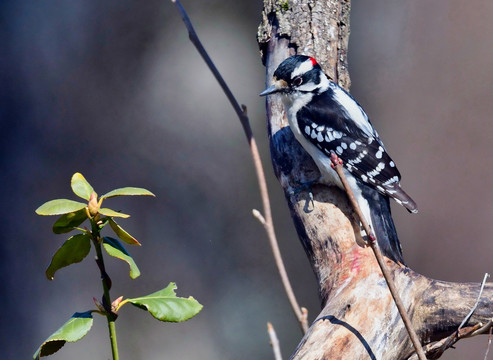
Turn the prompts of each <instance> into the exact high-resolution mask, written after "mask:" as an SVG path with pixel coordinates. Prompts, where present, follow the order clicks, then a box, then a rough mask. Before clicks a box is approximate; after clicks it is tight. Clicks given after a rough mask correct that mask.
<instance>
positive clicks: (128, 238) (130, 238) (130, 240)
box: [109, 218, 140, 245]
mask: <svg viewBox="0 0 493 360" xmlns="http://www.w3.org/2000/svg"><path fill="white" fill-rule="evenodd" d="M109 223H110V226H111V228H112V229H113V231H114V232H115V234H116V236H118V237H119V238H120V239H121V240H123V241H125V242H126V243H127V244H130V245H140V242H138V241H137V239H136V238H134V237H133V236H132V235H130V234H129V233H128V232H126V231H125V230H124V229H123V228H122V227H121V226H120V225H118V224H117V223H116V222H115V220H113V219H111V218H110V219H109Z"/></svg>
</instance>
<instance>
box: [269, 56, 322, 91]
mask: <svg viewBox="0 0 493 360" xmlns="http://www.w3.org/2000/svg"><path fill="white" fill-rule="evenodd" d="M328 86H329V80H328V78H327V76H326V75H325V74H324V72H323V71H322V68H321V67H320V65H319V64H318V63H317V61H316V60H315V59H314V58H312V57H309V56H305V55H294V56H291V57H289V58H287V59H286V60H284V61H283V62H282V63H281V64H280V65H279V66H278V68H277V69H276V71H275V72H274V76H273V81H272V85H271V86H269V87H268V88H267V89H265V90H264V91H262V92H261V93H260V96H266V95H271V94H281V95H286V96H287V97H293V96H299V95H302V94H303V93H310V94H318V93H320V92H321V91H324V90H326V89H327V87H328Z"/></svg>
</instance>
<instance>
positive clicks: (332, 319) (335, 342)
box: [258, 0, 493, 360]
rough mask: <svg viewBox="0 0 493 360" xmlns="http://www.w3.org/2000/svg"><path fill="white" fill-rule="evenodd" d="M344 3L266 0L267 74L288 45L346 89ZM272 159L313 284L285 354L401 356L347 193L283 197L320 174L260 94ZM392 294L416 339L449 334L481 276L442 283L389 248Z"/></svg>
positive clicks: (381, 284) (322, 190)
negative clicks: (309, 311)
mask: <svg viewBox="0 0 493 360" xmlns="http://www.w3.org/2000/svg"><path fill="white" fill-rule="evenodd" d="M349 10H350V1H344V0H342V1H336V0H326V1H318V0H311V1H308V2H307V1H298V0H293V1H275V0H265V1H264V12H263V21H262V24H261V25H260V27H259V33H258V39H259V45H260V49H261V53H262V60H263V62H264V64H265V65H266V69H267V71H266V72H267V77H266V79H267V82H269V81H270V79H271V78H272V73H273V71H274V70H275V69H276V67H277V65H278V64H279V63H280V62H281V61H282V60H284V59H285V58H286V57H288V56H290V55H293V54H295V53H299V54H306V55H311V56H314V57H315V58H316V59H317V60H318V61H319V63H320V64H321V65H322V67H323V68H324V70H325V71H326V72H327V74H328V75H329V76H331V77H332V79H335V80H336V81H338V83H339V84H340V85H341V86H343V87H346V88H348V87H349V84H350V80H349V74H348V71H347V56H346V54H347V44H348V37H349ZM267 118H268V131H269V139H270V149H271V156H272V163H273V167H274V171H275V174H276V176H277V178H278V179H279V181H280V183H281V186H282V187H283V189H284V191H285V194H286V199H287V202H288V205H289V208H290V210H291V215H292V218H293V221H294V224H295V226H296V230H297V232H298V235H299V238H300V241H301V242H302V244H303V247H304V249H305V251H306V254H307V256H308V258H309V260H310V263H311V265H312V268H313V271H314V273H315V276H316V277H317V280H318V284H319V293H320V296H321V299H322V307H323V310H322V312H321V313H320V314H319V315H318V316H317V318H316V320H315V321H314V322H313V324H312V325H311V327H310V329H309V330H308V332H307V333H306V335H305V336H304V337H303V339H302V340H301V342H300V344H299V345H298V347H297V349H296V351H295V353H294V354H293V355H292V357H291V358H292V359H392V360H396V359H408V358H409V357H410V356H412V354H413V348H412V345H411V343H410V341H409V338H408V334H407V332H406V330H405V328H404V325H403V323H402V320H401V319H400V317H399V314H398V312H397V308H396V306H395V304H394V303H393V302H392V298H391V295H390V293H389V290H388V287H387V285H386V283H385V281H384V279H383V278H382V274H381V273H380V270H379V268H378V266H377V263H376V260H375V258H374V256H373V254H372V252H371V250H370V249H369V248H366V247H365V246H364V244H363V242H362V241H361V238H360V236H359V227H358V226H357V225H356V222H355V221H354V215H353V211H352V209H351V208H350V207H349V204H348V201H347V197H346V195H345V194H344V193H343V192H342V191H341V190H339V189H337V188H332V187H331V188H329V187H326V186H322V185H317V186H315V187H313V189H312V192H313V195H314V199H313V202H311V201H309V199H308V197H307V193H306V192H301V193H298V194H296V195H291V194H290V191H291V190H292V189H293V188H294V187H296V186H297V184H299V183H300V182H303V181H306V180H310V179H315V178H317V177H318V175H319V172H318V169H317V168H316V166H315V164H314V163H313V161H312V160H311V158H310V157H309V155H308V154H307V153H306V152H305V151H304V150H303V149H302V148H301V146H300V145H299V144H298V143H297V141H296V140H295V138H294V136H293V134H292V133H291V130H290V129H289V127H288V123H287V120H286V117H285V114H284V109H283V106H282V103H281V102H280V99H278V98H277V97H275V96H272V97H269V98H268V99H267ZM387 257H388V258H387V265H388V267H389V268H390V270H391V271H392V274H393V277H394V281H395V282H396V286H397V288H398V289H399V292H400V295H401V297H402V299H403V301H404V304H405V306H406V307H407V308H408V312H409V315H410V316H411V318H412V322H413V326H414V328H415V329H416V331H417V333H418V336H419V337H420V339H421V342H422V344H429V343H431V342H434V341H437V340H440V339H442V338H444V337H446V336H448V335H450V334H452V333H453V332H454V331H455V330H456V329H457V328H458V326H459V324H460V323H461V322H462V320H463V319H464V317H465V316H466V315H467V313H468V312H469V310H470V309H471V307H472V306H473V305H474V303H475V300H476V297H477V295H478V293H479V289H480V284H478V283H475V284H469V283H447V282H442V281H436V280H432V279H428V278H426V277H425V276H422V275H420V274H417V273H415V272H413V271H412V270H411V269H409V268H407V267H406V266H404V265H403V264H402V263H401V262H400V261H399V259H400V255H399V254H397V253H395V254H393V253H390V254H387ZM492 295H493V287H492V286H487V287H486V288H485V290H484V293H483V296H482V299H483V300H482V301H481V302H480V305H479V307H478V308H477V310H476V312H475V313H474V315H473V317H472V318H471V319H470V321H469V323H468V325H469V326H470V325H474V324H478V323H486V322H488V320H489V319H490V318H491V317H492V314H493V304H492V303H491V301H490V300H488V299H491V298H492Z"/></svg>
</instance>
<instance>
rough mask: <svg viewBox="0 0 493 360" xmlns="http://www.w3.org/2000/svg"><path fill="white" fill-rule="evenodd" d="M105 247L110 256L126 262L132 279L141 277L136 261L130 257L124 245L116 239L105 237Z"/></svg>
mask: <svg viewBox="0 0 493 360" xmlns="http://www.w3.org/2000/svg"><path fill="white" fill-rule="evenodd" d="M103 247H104V249H105V250H106V252H107V253H108V255H110V256H113V257H116V258H118V259H121V260H123V261H126V262H127V263H128V265H129V266H130V277H131V278H132V279H135V278H137V277H139V276H140V270H139V268H138V267H137V264H135V261H134V259H132V257H131V256H130V254H129V253H128V252H127V250H125V248H124V247H123V245H122V244H121V243H120V242H119V241H118V240H117V239H114V238H110V237H107V236H105V237H104V238H103Z"/></svg>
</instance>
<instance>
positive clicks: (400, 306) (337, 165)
mask: <svg viewBox="0 0 493 360" xmlns="http://www.w3.org/2000/svg"><path fill="white" fill-rule="evenodd" d="M330 160H331V161H332V165H333V167H334V170H335V171H336V172H337V175H339V178H340V179H341V182H342V184H343V186H344V189H345V190H346V193H347V195H348V197H349V201H350V202H351V205H352V206H353V209H354V211H355V213H356V215H358V217H359V220H360V222H361V224H362V226H363V229H364V230H365V232H366V234H367V235H368V239H369V241H368V244H369V245H370V247H371V249H372V250H373V253H374V254H375V258H376V259H377V262H378V265H379V266H380V270H381V271H382V274H383V277H384V278H385V281H386V282H387V285H388V287H389V290H390V293H391V295H392V298H393V299H394V302H395V305H396V306H397V310H399V314H400V315H401V318H402V321H403V322H404V326H405V327H406V329H407V332H408V334H409V338H410V339H411V342H412V343H413V345H414V350H415V351H416V354H417V355H418V358H419V360H426V355H425V353H424V351H423V348H422V347H421V342H420V341H419V338H418V335H416V332H415V331H414V328H413V327H412V324H411V320H410V319H409V315H408V314H407V311H406V308H405V307H404V303H403V302H402V300H401V298H400V296H399V293H398V291H397V288H396V286H395V284H394V280H393V279H392V276H391V274H390V271H389V269H388V268H387V266H386V265H385V260H384V258H383V256H382V252H381V251H380V248H379V247H378V243H377V241H376V238H375V236H374V235H373V233H372V231H371V229H370V227H369V226H368V223H367V222H366V219H365V217H364V216H363V214H362V213H361V209H360V207H359V205H358V202H357V201H356V198H355V197H354V194H353V191H352V190H351V187H350V186H349V183H348V182H347V178H346V175H345V174H344V171H343V168H342V160H340V159H339V158H338V157H337V156H336V155H335V154H334V153H332V154H331V157H330Z"/></svg>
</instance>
